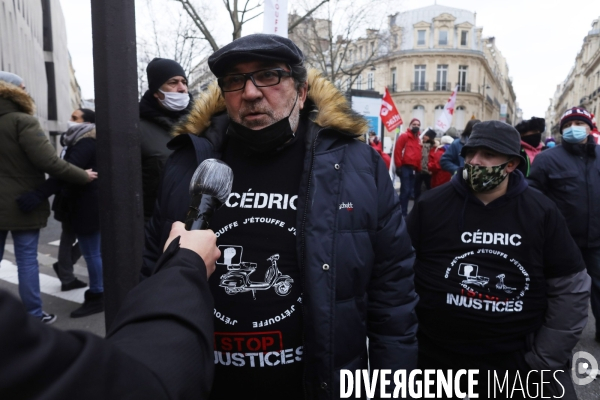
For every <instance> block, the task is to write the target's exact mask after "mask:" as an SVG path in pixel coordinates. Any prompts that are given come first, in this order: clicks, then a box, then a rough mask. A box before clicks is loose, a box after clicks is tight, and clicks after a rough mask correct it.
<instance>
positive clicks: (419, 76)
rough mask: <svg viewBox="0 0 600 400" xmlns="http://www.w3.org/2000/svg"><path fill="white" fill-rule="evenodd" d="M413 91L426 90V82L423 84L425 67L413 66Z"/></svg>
mask: <svg viewBox="0 0 600 400" xmlns="http://www.w3.org/2000/svg"><path fill="white" fill-rule="evenodd" d="M413 90H427V82H425V65H415V81H414V82H413Z"/></svg>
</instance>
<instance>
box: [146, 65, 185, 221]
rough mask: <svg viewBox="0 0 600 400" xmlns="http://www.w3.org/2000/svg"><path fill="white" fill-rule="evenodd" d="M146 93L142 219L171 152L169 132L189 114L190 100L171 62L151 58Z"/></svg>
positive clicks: (182, 78)
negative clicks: (168, 145) (168, 144)
mask: <svg viewBox="0 0 600 400" xmlns="http://www.w3.org/2000/svg"><path fill="white" fill-rule="evenodd" d="M146 74H147V78H148V90H147V91H146V92H145V93H144V95H143V96H142V99H141V100H140V128H139V129H140V145H141V151H142V190H143V202H144V218H145V219H146V220H148V219H149V218H150V217H151V216H152V210H153V209H154V203H155V201H156V192H157V190H158V184H159V179H160V174H161V172H162V169H163V167H164V164H165V162H166V161H167V158H168V157H169V155H170V154H171V152H172V151H171V150H169V148H168V147H167V143H168V142H169V140H171V139H172V136H171V130H172V129H173V127H174V126H175V124H177V122H178V121H180V120H181V119H182V118H183V117H185V116H186V115H188V114H189V112H190V109H191V107H192V101H191V100H192V97H191V94H189V93H188V81H187V77H186V74H185V71H184V70H183V68H182V67H181V65H179V63H177V62H176V61H174V60H169V59H167V58H155V59H153V60H152V61H150V63H148V66H147V67H146Z"/></svg>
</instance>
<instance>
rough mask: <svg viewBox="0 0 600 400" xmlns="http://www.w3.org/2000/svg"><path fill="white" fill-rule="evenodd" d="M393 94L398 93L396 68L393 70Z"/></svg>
mask: <svg viewBox="0 0 600 400" xmlns="http://www.w3.org/2000/svg"><path fill="white" fill-rule="evenodd" d="M390 90H391V91H392V92H395V91H396V68H392V85H391V86H390Z"/></svg>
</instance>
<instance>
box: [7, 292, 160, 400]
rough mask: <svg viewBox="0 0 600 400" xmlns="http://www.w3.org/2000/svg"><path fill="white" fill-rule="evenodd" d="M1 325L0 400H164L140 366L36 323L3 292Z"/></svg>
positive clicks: (86, 339)
mask: <svg viewBox="0 0 600 400" xmlns="http://www.w3.org/2000/svg"><path fill="white" fill-rule="evenodd" d="M0 324H1V326H2V328H1V329H0V399H44V400H63V399H86V400H103V399H123V398H128V399H167V398H169V397H168V396H167V391H166V390H165V389H164V388H163V387H162V385H161V382H160V379H159V378H158V377H157V376H155V375H154V374H153V373H152V371H151V370H150V369H149V368H147V367H146V366H144V365H143V364H141V363H140V362H139V361H136V360H134V359H133V358H131V357H130V356H128V355H127V354H125V353H123V352H122V351H120V350H119V349H117V348H116V347H115V346H112V345H110V344H109V343H106V342H105V341H104V339H102V338H100V337H98V336H96V335H94V334H92V333H89V332H83V331H68V332H63V331H60V330H58V329H55V328H53V327H50V326H47V325H44V324H42V323H40V321H39V320H37V318H34V317H33V316H30V315H28V314H26V313H25V310H24V309H23V306H22V305H21V303H20V301H19V300H17V299H16V298H14V297H13V296H12V295H10V294H8V293H6V292H4V291H2V290H0ZM149 350H150V351H151V349H149Z"/></svg>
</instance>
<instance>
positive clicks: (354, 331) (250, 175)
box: [142, 34, 417, 400]
mask: <svg viewBox="0 0 600 400" xmlns="http://www.w3.org/2000/svg"><path fill="white" fill-rule="evenodd" d="M208 65H209V67H210V69H211V71H212V72H213V73H214V74H215V75H216V76H217V77H218V81H217V82H214V83H213V84H211V85H210V86H209V87H208V89H207V90H206V91H205V92H204V93H202V95H201V96H200V98H199V99H198V100H197V101H196V104H195V106H194V108H193V111H192V112H191V113H190V116H189V117H188V118H187V119H186V121H183V122H182V123H181V124H179V125H178V126H177V128H176V129H175V135H176V137H175V138H174V139H173V140H172V141H171V142H170V143H169V146H170V147H171V148H172V149H175V151H174V152H173V154H172V155H171V156H170V157H169V159H168V161H167V164H166V165H165V169H164V173H163V179H162V180H161V187H160V191H159V194H158V198H157V202H156V207H155V210H154V215H153V216H152V218H151V220H150V221H149V222H148V223H147V224H146V246H145V249H144V269H143V271H142V274H143V275H147V274H148V273H149V272H150V271H152V269H153V268H154V264H155V262H156V259H157V258H158V257H157V256H158V254H159V253H158V251H159V249H161V248H162V247H163V243H164V240H165V238H166V236H165V233H166V229H167V227H168V226H169V225H170V224H171V223H172V221H176V220H182V219H183V218H185V214H186V210H187V209H188V207H189V202H190V195H189V189H188V188H189V182H190V179H191V177H192V174H193V173H194V170H195V169H196V167H197V166H198V164H199V163H201V162H202V161H203V160H205V159H206V158H218V159H221V160H223V161H224V162H226V163H227V164H229V166H230V167H231V168H232V170H233V173H234V175H235V179H234V181H233V189H232V192H231V195H230V196H229V198H228V200H227V201H226V202H225V204H224V205H223V207H222V208H221V209H220V210H219V212H218V213H216V214H215V216H214V217H213V219H212V220H211V222H210V224H211V228H212V229H213V230H214V231H215V232H216V235H217V236H218V242H217V244H218V245H219V247H220V248H221V250H222V252H223V257H222V258H221V259H220V260H219V261H218V263H217V265H218V266H217V269H218V271H217V272H218V273H216V274H215V275H214V276H213V278H212V279H211V281H210V285H211V291H212V294H213V296H214V299H215V309H214V317H215V320H214V322H215V358H214V361H215V381H214V385H213V391H212V393H211V399H233V398H244V399H261V400H274V399H277V400H279V399H282V398H285V399H287V400H299V399H328V400H330V399H337V398H339V396H340V395H339V393H340V392H339V390H340V370H341V369H350V370H356V369H365V370H366V369H367V368H368V366H369V365H370V367H371V368H373V369H390V370H394V371H395V370H412V369H413V368H414V367H415V366H416V355H417V343H416V339H415V334H416V324H417V321H416V317H415V314H414V307H415V304H416V302H417V297H416V295H415V292H414V287H413V279H412V278H413V273H412V264H413V261H414V257H413V250H412V248H411V246H410V238H409V236H408V233H407V231H406V225H405V224H404V221H403V219H402V212H401V208H400V205H399V202H398V197H397V196H396V195H395V193H394V188H393V186H392V182H391V180H390V178H389V174H388V171H387V168H386V167H385V164H384V162H383V160H382V158H381V156H379V154H377V152H376V151H375V150H373V149H372V148H371V147H370V146H368V145H366V144H365V143H363V142H361V141H359V140H357V138H358V137H360V135H364V134H365V133H366V132H368V124H367V122H366V120H365V119H364V118H363V117H362V116H360V115H358V114H356V113H354V112H352V109H351V107H350V106H349V104H348V102H347V100H346V98H345V97H344V94H343V93H341V92H340V91H339V90H338V89H337V88H335V86H334V85H333V84H332V83H331V82H330V81H328V80H327V79H325V78H324V77H322V76H320V74H319V73H318V72H316V71H314V70H313V71H310V72H309V71H307V69H306V67H305V66H304V56H303V54H302V52H301V50H300V49H299V48H298V47H297V46H296V45H295V44H294V43H293V42H292V41H290V40H289V39H287V38H283V37H280V36H277V35H265V34H255V35H248V36H245V37H243V38H240V39H237V40H234V41H233V42H231V43H230V44H228V45H226V46H224V47H222V48H221V49H220V50H218V51H217V52H215V53H214V54H213V55H211V57H210V58H209V60H208ZM309 88H310V89H309ZM367 338H368V340H369V344H368V347H367ZM232 382H233V384H232ZM363 393H364V392H363Z"/></svg>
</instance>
